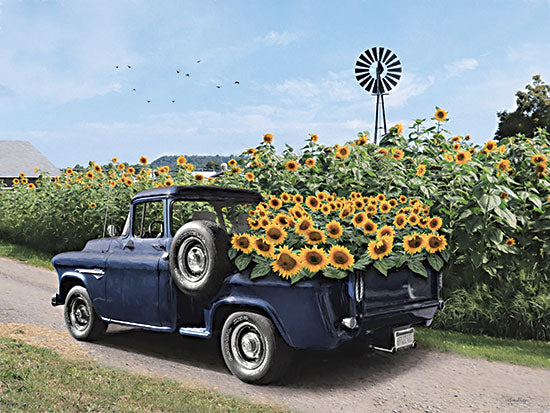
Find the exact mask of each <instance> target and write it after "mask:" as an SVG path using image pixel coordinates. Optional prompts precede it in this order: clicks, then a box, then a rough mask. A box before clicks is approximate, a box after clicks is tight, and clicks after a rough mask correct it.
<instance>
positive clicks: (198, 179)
mask: <svg viewBox="0 0 550 413" xmlns="http://www.w3.org/2000/svg"><path fill="white" fill-rule="evenodd" d="M195 180H197V181H199V182H202V181H204V175H203V174H195Z"/></svg>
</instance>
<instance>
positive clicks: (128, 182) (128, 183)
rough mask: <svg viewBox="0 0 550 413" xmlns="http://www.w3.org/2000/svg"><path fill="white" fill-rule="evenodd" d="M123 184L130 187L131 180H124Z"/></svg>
mask: <svg viewBox="0 0 550 413" xmlns="http://www.w3.org/2000/svg"><path fill="white" fill-rule="evenodd" d="M124 183H125V184H126V186H132V180H131V179H130V178H128V179H125V180H124Z"/></svg>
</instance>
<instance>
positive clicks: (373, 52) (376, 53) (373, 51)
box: [372, 47, 379, 60]
mask: <svg viewBox="0 0 550 413" xmlns="http://www.w3.org/2000/svg"><path fill="white" fill-rule="evenodd" d="M372 55H373V56H374V60H379V59H378V49H377V48H376V47H373V48H372Z"/></svg>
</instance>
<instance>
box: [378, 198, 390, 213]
mask: <svg viewBox="0 0 550 413" xmlns="http://www.w3.org/2000/svg"><path fill="white" fill-rule="evenodd" d="M378 209H380V212H382V213H384V214H387V213H388V212H390V211H391V205H390V203H389V202H387V201H383V202H381V203H380V206H379V207H378Z"/></svg>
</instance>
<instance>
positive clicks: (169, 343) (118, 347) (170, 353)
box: [0, 258, 550, 413]
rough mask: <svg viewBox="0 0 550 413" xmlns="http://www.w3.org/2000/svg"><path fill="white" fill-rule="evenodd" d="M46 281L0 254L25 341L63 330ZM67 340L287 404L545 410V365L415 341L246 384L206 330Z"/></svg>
mask: <svg viewBox="0 0 550 413" xmlns="http://www.w3.org/2000/svg"><path fill="white" fill-rule="evenodd" d="M56 288H57V277H56V275H55V273H54V272H52V271H48V270H44V269H37V268H35V267H31V266H27V265H24V264H21V263H19V262H15V261H11V260H7V259H3V258H0V323H1V324H4V325H5V324H7V323H19V324H25V325H26V326H25V328H24V329H23V330H25V333H26V334H31V335H32V334H34V336H35V337H34V342H36V339H37V337H36V336H38V338H40V336H41V335H45V334H44V331H52V334H58V335H59V334H60V333H56V332H62V333H63V335H64V336H67V335H68V333H66V329H65V325H64V321H63V309H62V307H55V308H54V307H52V306H51V305H50V303H49V302H50V297H51V296H52V295H53V294H54V293H55V292H56ZM33 326H40V327H36V328H35V332H34V333H33ZM0 331H1V330H0ZM64 338H66V337H64ZM50 340H51V338H50ZM62 341H63V340H60V342H62ZM75 343H76V342H75ZM75 343H73V342H72V341H70V345H71V346H74V345H75ZM76 345H78V346H79V348H81V349H82V350H83V351H84V353H86V352H87V354H88V357H92V358H94V359H96V360H97V361H98V362H100V363H102V364H104V365H108V366H114V367H121V368H124V369H127V370H130V371H134V372H139V373H145V374H149V375H155V376H162V377H169V378H172V379H175V380H178V381H180V382H183V383H185V384H192V385H195V386H201V387H208V388H213V389H216V390H218V391H219V392H220V393H224V394H229V395H234V396H238V397H243V398H248V399H252V400H255V401H261V402H267V403H273V404H278V405H284V406H287V407H288V408H289V409H291V410H296V411H304V412H317V413H320V412H337V411H343V412H469V411H472V412H474V411H475V412H478V411H483V412H497V411H498V412H526V411H533V412H550V370H548V369H533V368H528V367H522V366H514V365H511V364H506V363H498V362H489V361H485V360H474V359H468V358H465V357H461V356H457V355H452V354H444V353H436V352H428V351H424V350H421V349H416V350H410V351H405V352H402V353H400V354H399V353H398V354H397V355H387V354H378V353H362V352H357V351H350V350H347V351H344V350H340V351H331V352H320V351H306V352H299V353H297V357H296V361H295V363H294V364H293V367H292V371H291V372H290V374H289V375H288V377H287V379H286V380H285V382H284V383H283V384H281V385H277V386H252V385H247V384H244V383H242V382H240V381H239V380H238V379H236V378H234V377H233V376H231V374H230V373H229V371H228V370H227V369H226V368H225V365H224V363H223V359H222V357H221V353H220V352H219V351H218V343H217V342H216V341H214V340H210V341H208V340H203V339H197V338H187V337H181V336H179V335H178V334H163V333H152V332H145V331H140V330H136V329H129V328H122V327H116V326H110V327H109V329H108V331H107V334H106V336H105V338H104V339H102V340H101V341H99V342H96V343H82V344H81V343H76Z"/></svg>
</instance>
